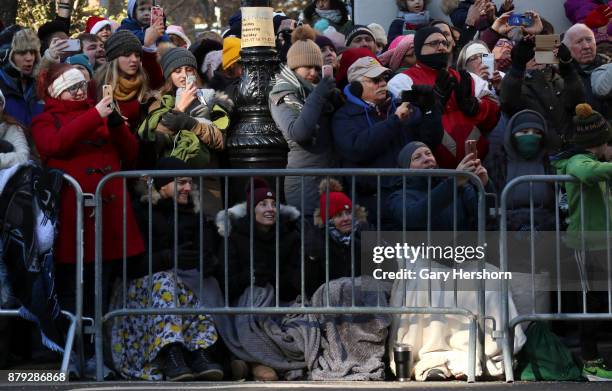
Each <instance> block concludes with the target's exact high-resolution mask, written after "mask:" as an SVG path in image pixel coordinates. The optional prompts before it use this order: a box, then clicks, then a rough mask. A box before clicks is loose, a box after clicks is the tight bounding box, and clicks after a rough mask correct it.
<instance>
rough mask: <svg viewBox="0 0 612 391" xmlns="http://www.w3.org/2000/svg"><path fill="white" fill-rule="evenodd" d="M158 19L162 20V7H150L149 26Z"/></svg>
mask: <svg viewBox="0 0 612 391" xmlns="http://www.w3.org/2000/svg"><path fill="white" fill-rule="evenodd" d="M158 20H161V21H162V23H163V21H164V9H163V8H162V7H157V6H154V7H151V26H153V25H154V24H155V23H157V21H158Z"/></svg>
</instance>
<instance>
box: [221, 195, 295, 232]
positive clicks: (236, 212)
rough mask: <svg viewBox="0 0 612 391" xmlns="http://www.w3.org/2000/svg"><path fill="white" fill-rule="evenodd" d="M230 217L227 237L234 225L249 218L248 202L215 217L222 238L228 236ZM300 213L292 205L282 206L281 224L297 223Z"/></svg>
mask: <svg viewBox="0 0 612 391" xmlns="http://www.w3.org/2000/svg"><path fill="white" fill-rule="evenodd" d="M226 213H227V215H228V217H229V218H228V219H227V236H228V237H229V235H230V234H231V233H232V225H235V224H236V223H237V222H238V220H240V219H243V218H247V217H248V209H247V206H246V202H242V203H240V204H236V205H234V206H232V207H231V208H229V209H228V210H227V212H226V211H225V210H221V211H219V213H217V216H216V217H215V224H216V226H217V232H219V235H221V236H222V237H225V236H226V232H225V215H226ZM300 215H301V214H300V211H299V210H298V209H297V208H296V207H294V206H290V205H283V204H280V222H281V224H283V223H287V222H296V221H297V220H298V219H299V218H300Z"/></svg>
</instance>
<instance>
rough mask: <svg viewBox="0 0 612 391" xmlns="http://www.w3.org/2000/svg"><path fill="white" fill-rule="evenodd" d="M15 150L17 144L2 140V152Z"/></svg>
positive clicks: (0, 144)
mask: <svg viewBox="0 0 612 391" xmlns="http://www.w3.org/2000/svg"><path fill="white" fill-rule="evenodd" d="M14 151H15V146H14V145H13V144H11V143H9V142H8V141H6V140H0V153H10V152H14Z"/></svg>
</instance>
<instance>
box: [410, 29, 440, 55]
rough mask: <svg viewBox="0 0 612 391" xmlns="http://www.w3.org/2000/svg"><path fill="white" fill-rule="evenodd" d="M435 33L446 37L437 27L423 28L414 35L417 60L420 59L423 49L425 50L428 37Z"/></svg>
mask: <svg viewBox="0 0 612 391" xmlns="http://www.w3.org/2000/svg"><path fill="white" fill-rule="evenodd" d="M435 33H438V34H442V35H444V34H443V33H442V30H440V29H439V28H437V27H421V28H420V29H418V30H417V32H416V34H415V35H414V54H415V55H416V57H417V60H419V59H420V56H421V49H423V44H424V43H425V40H426V39H427V37H429V36H430V35H431V34H435Z"/></svg>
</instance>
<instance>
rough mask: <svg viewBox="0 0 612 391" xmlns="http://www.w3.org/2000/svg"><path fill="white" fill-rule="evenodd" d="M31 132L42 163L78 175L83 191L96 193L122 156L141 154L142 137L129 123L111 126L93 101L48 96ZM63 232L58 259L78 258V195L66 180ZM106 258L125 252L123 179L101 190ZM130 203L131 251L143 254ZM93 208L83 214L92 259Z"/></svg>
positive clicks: (88, 255)
mask: <svg viewBox="0 0 612 391" xmlns="http://www.w3.org/2000/svg"><path fill="white" fill-rule="evenodd" d="M32 135H33V138H34V142H35V144H36V148H37V149H38V152H39V153H40V157H41V159H42V162H43V164H45V165H46V166H47V167H50V168H56V169H59V170H62V171H63V172H65V173H66V174H68V175H71V176H72V177H74V178H75V179H76V180H77V181H78V182H79V184H80V185H81V187H82V189H83V192H84V193H95V192H96V187H97V186H98V183H99V182H100V180H101V179H102V178H103V177H104V176H105V175H107V174H109V173H111V172H116V171H120V170H121V164H122V161H123V162H124V163H126V164H131V163H132V162H133V161H134V159H136V157H137V154H138V141H137V139H136V137H135V136H134V135H133V134H132V133H131V132H130V130H129V129H128V127H127V126H126V125H124V124H123V125H121V126H119V127H116V128H108V127H107V125H106V120H105V119H102V118H101V117H100V115H99V114H98V111H97V110H96V109H95V108H94V107H92V104H91V102H89V101H80V102H72V101H60V100H57V99H52V98H47V99H46V100H45V111H44V112H43V113H42V114H40V115H38V116H37V117H35V118H34V121H33V123H32ZM61 198H62V199H61V209H60V213H59V235H58V238H57V241H56V247H55V258H56V260H57V262H60V263H74V262H75V258H76V254H75V253H76V246H75V236H76V210H75V194H74V191H73V190H72V188H71V187H70V186H69V185H65V186H64V187H63V189H62V194H61ZM103 199H104V203H103V213H104V216H103V225H104V227H103V229H104V233H103V259H104V260H113V259H120V258H122V256H123V239H122V235H123V185H122V180H115V181H111V182H107V183H106V185H105V186H104V190H103ZM126 202H127V208H126V210H127V213H126V222H127V256H133V255H137V254H140V253H142V252H143V251H144V245H143V241H142V237H141V235H140V230H139V228H138V225H137V223H136V219H135V217H134V213H133V210H132V203H131V202H130V197H129V194H126ZM91 212H92V210H91V209H90V208H87V209H85V213H84V233H83V237H84V259H85V262H92V261H93V260H94V249H95V246H94V243H95V233H94V221H95V218H94V216H92V213H91Z"/></svg>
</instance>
